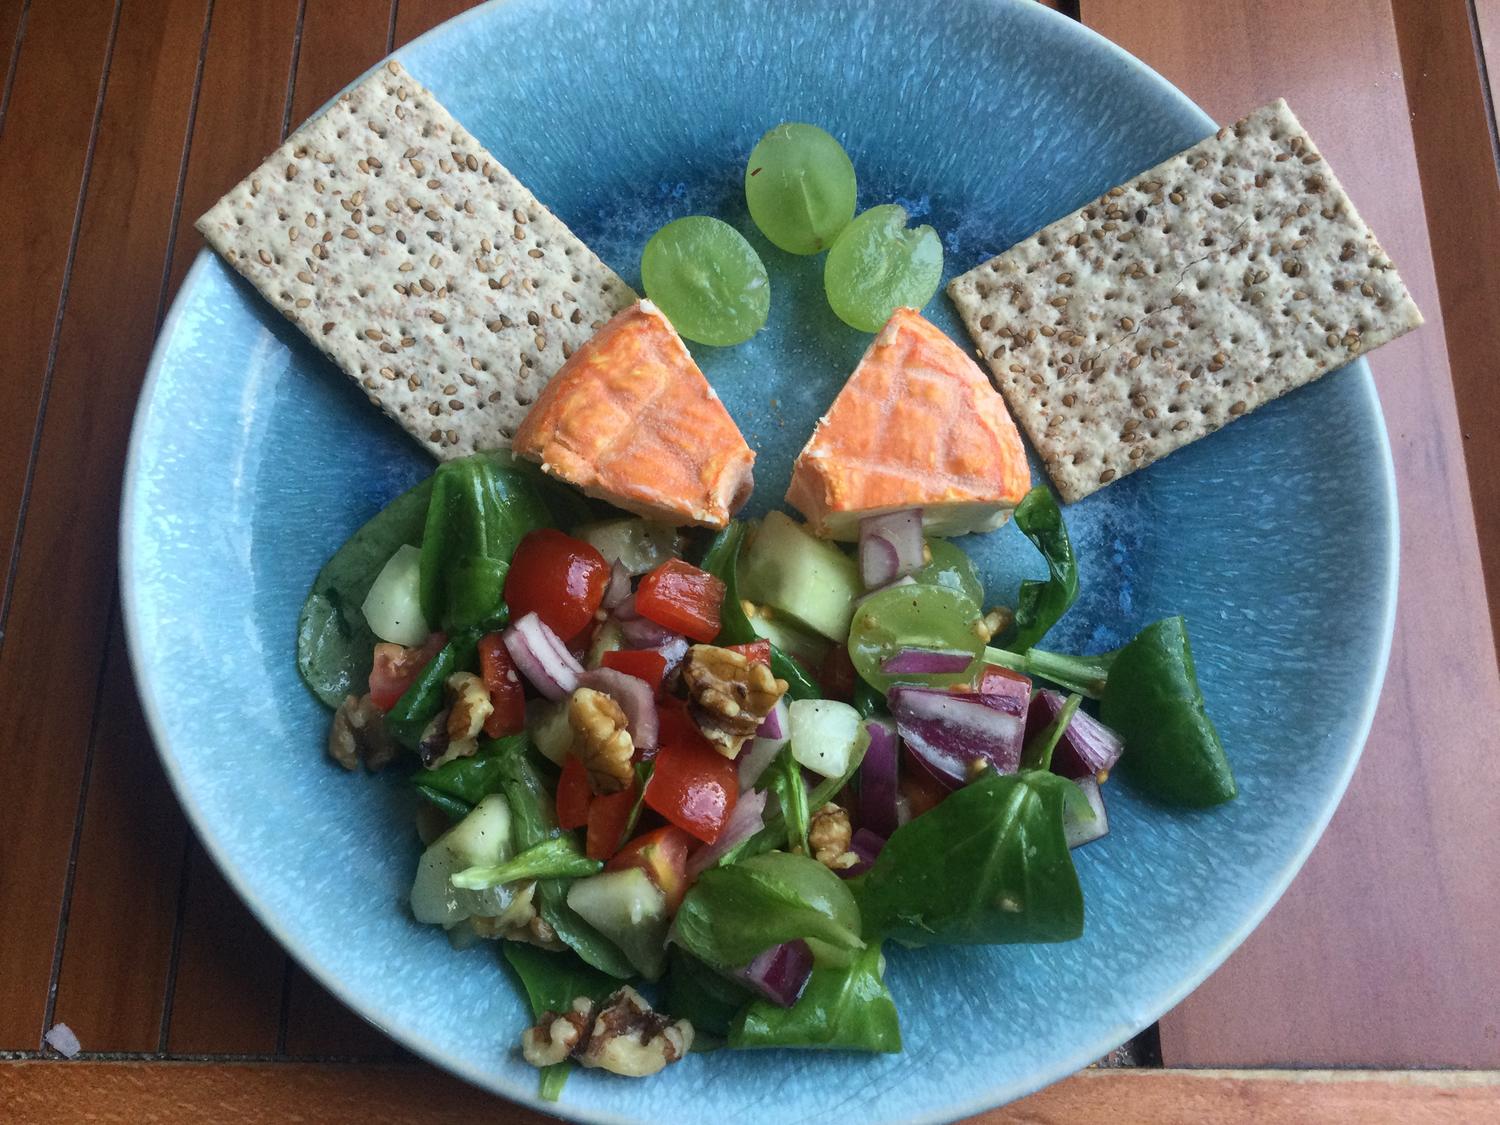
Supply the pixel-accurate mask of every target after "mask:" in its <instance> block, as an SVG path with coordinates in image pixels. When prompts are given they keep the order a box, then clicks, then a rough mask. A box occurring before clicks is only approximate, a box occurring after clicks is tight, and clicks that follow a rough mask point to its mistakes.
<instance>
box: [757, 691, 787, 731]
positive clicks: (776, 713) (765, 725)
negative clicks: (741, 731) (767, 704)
mask: <svg viewBox="0 0 1500 1125" xmlns="http://www.w3.org/2000/svg"><path fill="white" fill-rule="evenodd" d="M791 736H792V717H791V712H790V711H789V710H788V708H787V702H786V697H785V696H782V697H781V698H780V699H778V700H777V701H776V706H775V707H772V708H771V711H770V714H768V715H767V716H766V718H765V721H764V722H762V723H761V724H760V726H759V727H757V728H756V731H755V737H756V738H780V739H783V740H785V739H788V738H790V737H791Z"/></svg>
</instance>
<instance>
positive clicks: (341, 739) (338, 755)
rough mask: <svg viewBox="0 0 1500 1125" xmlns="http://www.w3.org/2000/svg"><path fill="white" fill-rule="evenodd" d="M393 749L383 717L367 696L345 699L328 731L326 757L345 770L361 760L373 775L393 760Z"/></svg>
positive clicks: (357, 766) (335, 713) (354, 766)
mask: <svg viewBox="0 0 1500 1125" xmlns="http://www.w3.org/2000/svg"><path fill="white" fill-rule="evenodd" d="M396 749H397V748H396V744H395V743H394V742H392V741H391V739H390V736H389V735H387V734H386V732H385V716H384V715H382V714H381V713H380V710H379V708H377V707H376V706H375V704H374V703H373V702H372V701H371V699H370V697H369V695H368V694H366V695H362V696H360V697H358V698H355V697H354V696H352V695H350V696H347V697H345V699H344V702H343V703H342V704H341V705H340V707H339V709H338V710H337V711H335V712H334V715H333V725H332V726H330V727H329V728H328V756H329V757H330V758H332V759H333V760H334V761H335V762H337V763H338V764H339V765H341V766H343V767H344V768H345V769H346V770H352V769H358V768H359V764H360V762H361V761H363V762H364V764H365V768H366V769H368V770H370V771H372V772H374V771H376V770H380V769H384V768H385V767H386V766H388V765H390V764H391V762H392V761H394V760H395V757H396Z"/></svg>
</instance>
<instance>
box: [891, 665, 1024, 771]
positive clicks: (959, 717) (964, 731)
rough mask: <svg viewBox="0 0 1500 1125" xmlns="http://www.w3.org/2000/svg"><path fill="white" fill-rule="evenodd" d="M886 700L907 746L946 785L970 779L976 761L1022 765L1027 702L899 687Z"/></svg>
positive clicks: (1005, 767) (1000, 767) (1001, 766)
mask: <svg viewBox="0 0 1500 1125" xmlns="http://www.w3.org/2000/svg"><path fill="white" fill-rule="evenodd" d="M889 700H890V705H891V714H892V715H894V716H895V719H896V729H897V730H898V731H899V732H900V734H901V740H902V741H903V742H904V743H906V746H907V749H909V750H910V751H911V752H912V754H913V755H914V756H915V757H916V758H917V760H918V761H920V762H921V763H922V765H924V766H925V767H927V769H928V770H929V771H930V772H931V773H932V774H933V776H934V777H936V778H937V779H938V780H939V781H941V782H942V783H943V784H944V785H946V786H948V787H949V788H950V789H956V788H957V787H959V786H960V785H964V784H966V783H967V782H969V781H971V780H972V779H973V777H974V770H975V768H976V767H975V764H974V763H976V762H986V763H988V764H989V765H990V766H991V767H993V768H994V769H995V770H996V771H998V772H1000V773H1015V772H1016V770H1017V769H1018V768H1020V765H1021V743H1022V740H1023V738H1024V736H1025V733H1026V723H1025V721H1024V718H1023V715H1024V713H1025V705H1024V704H1022V703H1020V702H1019V701H1017V700H1016V699H1014V698H1012V697H1010V696H1005V695H982V694H980V693H978V692H946V691H940V690H936V689H930V688H911V687H902V686H897V687H893V688H892V689H891V691H890V697H889Z"/></svg>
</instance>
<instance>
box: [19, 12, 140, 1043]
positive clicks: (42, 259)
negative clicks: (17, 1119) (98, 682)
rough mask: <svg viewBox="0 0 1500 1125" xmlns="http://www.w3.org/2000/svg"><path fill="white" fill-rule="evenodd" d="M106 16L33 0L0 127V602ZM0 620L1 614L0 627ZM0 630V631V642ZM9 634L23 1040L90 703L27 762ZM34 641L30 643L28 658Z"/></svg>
mask: <svg viewBox="0 0 1500 1125" xmlns="http://www.w3.org/2000/svg"><path fill="white" fill-rule="evenodd" d="M113 20H114V11H113V5H109V4H93V5H91V6H85V8H84V10H82V11H79V12H69V11H67V10H65V9H64V7H63V6H62V5H57V4H53V5H46V4H42V5H38V6H36V7H35V8H34V9H33V10H32V11H31V12H30V14H29V19H28V25H27V28H26V38H25V41H24V44H23V49H22V51H21V53H20V55H19V56H18V58H17V60H16V70H15V75H14V80H13V85H12V88H11V99H10V103H9V106H10V111H9V113H8V115H7V120H6V128H5V132H4V134H3V136H0V200H4V201H5V206H6V211H7V215H6V220H7V222H8V223H9V224H11V229H13V230H15V231H17V232H24V237H17V238H13V239H11V240H10V242H9V244H8V245H7V248H6V264H5V268H4V269H3V270H0V321H3V322H4V323H5V325H6V332H7V340H6V354H5V409H4V410H3V411H0V565H3V566H5V568H6V569H5V571H4V572H3V573H5V575H6V577H5V578H4V579H0V584H3V587H4V588H3V589H0V614H3V613H4V610H5V608H6V607H7V606H8V605H9V602H10V597H9V595H10V591H11V586H10V577H9V576H10V574H11V573H12V569H11V567H10V565H9V564H10V563H11V561H12V556H13V551H14V549H15V546H16V542H15V538H16V536H17V534H18V530H19V528H18V525H19V521H20V517H21V511H22V507H23V491H24V488H25V486H26V483H27V481H28V479H29V476H30V464H31V455H32V445H33V437H34V433H35V429H36V424H37V414H38V410H39V409H40V406H41V402H42V399H43V388H44V386H45V382H46V377H47V374H48V371H49V369H50V362H49V357H50V353H51V349H52V339H53V327H54V324H55V323H56V319H57V310H58V295H59V292H60V291H61V288H62V285H63V278H64V274H65V269H66V266H67V262H68V257H69V253H70V249H71V247H72V244H73V237H74V224H75V217H76V213H77V203H78V197H79V192H80V190H81V186H80V185H81V183H82V180H83V172H84V167H85V163H86V161H85V155H86V153H87V152H88V150H89V146H90V141H91V138H92V136H93V133H94V127H95V121H96V112H95V111H96V106H97V102H98V96H99V84H100V78H101V75H102V74H103V73H104V68H105V63H106V60H107V58H108V54H109V44H110V35H111V31H112V27H113ZM59 514H60V513H59ZM39 518H43V517H39ZM105 550H106V551H107V550H108V546H107V545H106V546H105ZM5 626H6V623H5V622H4V621H3V620H0V629H4V628H5ZM70 626H71V631H74V632H76V630H77V629H79V628H87V627H88V626H87V623H86V622H83V621H75V622H71V623H70ZM18 628H20V623H19V622H18V623H17V624H16V625H15V626H13V627H12V628H11V630H10V639H12V640H13V641H14V638H15V631H16V629H18ZM4 639H5V636H4V634H0V643H3V640H4ZM54 641H56V642H59V643H60V644H63V645H65V644H66V643H67V642H66V640H65V639H64V638H61V637H55V636H51V635H42V636H35V637H33V638H32V642H33V643H35V644H37V645H43V646H49V647H50V646H51V645H52V644H53V642H54ZM17 648H18V645H16V644H14V643H12V644H10V645H5V646H4V647H3V648H0V656H3V657H4V658H5V659H6V660H7V661H8V662H9V663H10V664H11V665H12V666H13V671H12V673H11V679H10V680H9V683H8V684H7V685H6V686H7V688H9V690H8V691H7V693H6V695H5V696H4V697H3V698H5V699H6V701H7V704H8V705H7V706H6V707H5V708H4V709H3V711H0V767H3V768H4V769H5V770H6V772H7V774H8V775H9V776H11V777H17V778H19V777H25V778H27V782H26V784H24V785H12V786H9V787H8V793H7V809H6V818H5V819H6V830H5V832H3V833H0V918H4V919H6V924H5V925H4V926H0V1049H10V1048H30V1047H34V1046H35V1045H36V1043H37V1042H38V1037H39V1036H40V1034H41V1032H42V1030H43V1029H42V1026H41V1024H42V1018H43V1013H44V1010H45V1006H46V999H47V982H48V979H49V977H50V974H51V966H52V961H53V953H54V946H55V935H56V932H57V925H58V918H59V914H60V912H61V909H62V903H63V893H64V886H65V883H66V880H67V867H68V854H67V849H66V847H58V846H48V847H37V846H36V841H37V840H38V839H44V840H47V841H49V843H51V844H55V843H56V842H57V841H59V840H65V839H68V838H69V837H70V832H69V831H68V829H69V827H70V826H71V825H72V823H73V821H74V818H75V816H76V813H77V807H78V789H79V784H80V781H81V778H82V774H83V763H84V756H85V743H86V742H87V734H88V720H87V704H85V705H84V707H83V708H82V710H83V711H84V720H83V722H82V724H81V725H78V726H77V727H76V729H72V728H73V723H72V718H73V716H71V715H63V714H60V713H58V712H60V711H65V710H69V709H68V708H53V709H52V715H51V716H50V717H52V718H55V719H56V720H57V721H56V722H54V723H52V724H51V725H52V733H53V734H55V735H58V736H60V737H58V739H57V741H56V742H54V743H45V745H47V747H48V753H47V769H45V770H36V769H34V768H33V767H34V764H35V763H34V759H33V754H34V750H35V747H36V746H37V745H38V743H37V737H38V731H37V730H36V729H35V728H34V727H27V726H24V725H22V722H21V720H22V715H21V713H20V710H19V708H18V707H17V706H16V705H15V703H14V701H15V700H16V699H17V691H18V689H19V683H18V679H17V678H16V677H17V674H18V670H15V669H14V665H16V664H18V663H19V657H20V654H19V652H17V651H16V650H17ZM37 655H38V654H37V653H36V652H35V651H33V652H31V653H29V654H28V655H27V659H28V661H29V660H33V659H35V658H36V657H37ZM58 667H59V668H61V667H62V666H61V665H59V666H58ZM97 671H98V662H97V660H96V661H94V662H93V663H91V664H89V665H88V666H86V667H84V668H73V669H67V672H69V673H71V674H72V675H74V676H76V677H78V679H79V680H81V682H82V684H83V686H82V688H81V691H80V694H81V696H82V697H83V698H84V699H85V700H90V699H92V697H93V681H94V677H95V675H96V674H97ZM44 687H46V688H50V687H55V685H54V684H46V685H44V684H34V685H32V686H31V688H30V690H31V691H32V692H36V691H38V690H39V689H42V688H44Z"/></svg>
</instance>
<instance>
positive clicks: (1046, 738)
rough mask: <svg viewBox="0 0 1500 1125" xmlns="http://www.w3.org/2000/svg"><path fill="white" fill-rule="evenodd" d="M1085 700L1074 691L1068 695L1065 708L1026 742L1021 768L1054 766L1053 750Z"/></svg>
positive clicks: (1044, 768)
mask: <svg viewBox="0 0 1500 1125" xmlns="http://www.w3.org/2000/svg"><path fill="white" fill-rule="evenodd" d="M1082 702H1083V696H1081V695H1079V694H1078V693H1077V692H1074V693H1073V694H1072V695H1070V696H1068V698H1067V700H1066V701H1065V702H1064V703H1063V708H1062V710H1061V711H1059V712H1058V713H1057V718H1055V719H1053V720H1052V721H1051V722H1050V723H1048V724H1047V726H1046V727H1045V728H1044V729H1043V730H1040V731H1038V732H1037V734H1036V735H1035V736H1034V737H1033V738H1032V740H1031V741H1030V742H1028V743H1027V744H1026V748H1025V750H1024V751H1023V752H1022V754H1021V768H1022V769H1023V770H1042V771H1043V772H1045V771H1047V770H1048V769H1050V768H1051V767H1052V752H1053V751H1054V750H1056V749H1057V744H1058V743H1059V742H1061V741H1062V736H1063V734H1064V733H1066V731H1067V729H1068V724H1069V723H1071V722H1072V721H1073V716H1074V715H1075V714H1077V712H1078V705H1079V704H1080V703H1082Z"/></svg>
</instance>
